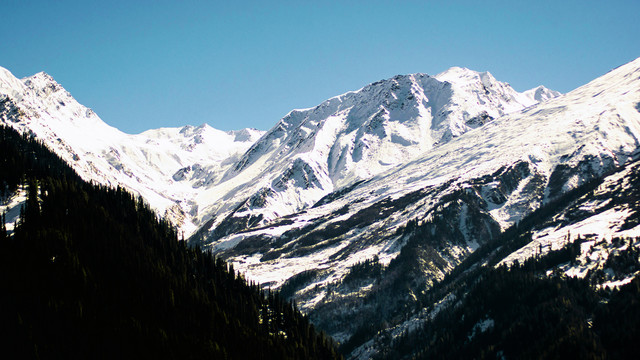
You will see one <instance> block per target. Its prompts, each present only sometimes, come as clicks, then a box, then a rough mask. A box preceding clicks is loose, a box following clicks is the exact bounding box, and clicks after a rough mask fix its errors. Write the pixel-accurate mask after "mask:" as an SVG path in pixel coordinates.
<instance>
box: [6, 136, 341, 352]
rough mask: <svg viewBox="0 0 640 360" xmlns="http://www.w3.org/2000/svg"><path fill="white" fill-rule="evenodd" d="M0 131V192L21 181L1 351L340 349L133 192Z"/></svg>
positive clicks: (25, 139) (8, 264) (289, 306)
mask: <svg viewBox="0 0 640 360" xmlns="http://www.w3.org/2000/svg"><path fill="white" fill-rule="evenodd" d="M0 140H1V141H0V170H1V172H0V188H1V189H2V193H1V194H0V196H2V197H6V196H7V195H8V194H10V193H12V192H13V191H15V190H16V189H17V187H18V186H26V187H27V189H28V199H27V201H26V203H25V205H24V210H23V211H22V216H21V218H20V220H19V221H18V224H17V225H16V227H15V230H14V232H13V234H12V235H11V236H9V235H7V234H6V232H5V231H1V232H0V284H2V291H1V292H0V328H2V333H3V336H1V337H0V343H1V347H2V354H3V357H5V356H6V358H42V359H50V358H67V359H73V358H81V359H87V358H91V359H96V358H97V359H100V358H105V359H107V358H108V359H113V358H134V357H135V358H171V359H190V358H193V359H202V358H215V359H225V358H229V359H274V358H277V359H309V358H317V359H330V358H339V355H338V354H337V353H336V351H335V348H334V345H333V343H332V341H331V339H329V338H328V337H326V336H325V335H324V334H321V333H318V332H317V331H316V330H315V329H314V327H313V325H311V324H310V323H309V321H308V319H307V317H305V316H302V315H301V314H300V313H299V312H298V311H297V309H296V307H295V304H293V303H291V302H285V301H284V300H283V299H282V298H281V297H280V296H279V295H278V294H277V293H273V292H269V291H265V290H263V289H260V287H259V286H257V285H255V284H247V282H246V281H245V280H244V279H243V278H242V277H241V276H240V275H239V274H237V273H236V272H234V270H233V268H232V267H230V266H228V265H227V264H226V263H225V262H223V261H222V260H221V259H216V258H215V257H214V256H212V255H211V254H208V253H205V252H203V251H201V250H200V249H197V248H196V249H189V248H188V247H187V246H186V244H185V242H184V241H179V240H178V238H177V234H176V230H175V229H174V228H173V227H172V226H171V225H170V224H169V223H168V222H166V221H164V220H162V219H160V218H158V217H157V216H156V215H155V214H154V213H153V212H152V211H151V210H150V209H149V207H148V206H147V205H146V204H145V203H144V202H143V201H142V199H140V198H136V197H134V196H132V195H131V194H129V193H128V192H126V191H124V190H123V189H121V188H117V189H112V188H107V187H103V186H98V185H94V184H88V183H86V182H83V181H81V180H80V178H79V177H78V176H77V174H75V172H73V170H72V169H70V168H69V167H68V166H67V164H66V163H65V162H64V161H62V160H61V159H59V158H58V157H57V156H56V155H54V154H52V153H51V152H50V151H48V150H47V149H46V148H45V147H44V146H43V145H42V144H40V143H39V142H37V141H35V140H34V139H32V138H30V137H28V136H22V135H20V134H18V133H16V132H15V131H13V130H11V129H9V128H7V127H0ZM3 225H4V224H3Z"/></svg>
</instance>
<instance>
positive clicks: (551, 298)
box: [379, 241, 640, 359]
mask: <svg viewBox="0 0 640 360" xmlns="http://www.w3.org/2000/svg"><path fill="white" fill-rule="evenodd" d="M579 243H580V242H579V241H576V242H574V243H570V244H567V246H566V247H565V248H564V249H560V250H557V251H553V252H550V253H549V254H547V255H545V256H543V257H536V258H531V259H529V260H527V261H526V262H524V263H523V264H517V263H516V264H514V265H513V266H511V267H506V266H501V267H498V268H495V269H492V268H488V269H486V270H485V271H484V272H483V273H482V275H481V276H480V277H479V278H478V279H476V281H474V282H473V283H468V284H466V285H467V286H469V288H463V287H457V288H454V289H453V292H452V294H454V295H455V298H456V300H454V301H453V302H452V303H450V304H449V305H447V306H444V308H443V309H441V310H440V311H439V312H438V313H437V315H436V316H435V317H434V318H433V319H432V320H429V321H427V322H426V323H425V324H424V325H423V326H422V327H421V328H419V329H417V330H415V331H411V332H405V333H403V334H401V335H400V336H398V337H396V338H395V339H384V340H379V341H383V342H384V341H388V342H390V343H392V346H391V347H389V348H387V349H384V350H383V352H382V353H381V354H379V358H385V359H400V358H413V359H472V358H473V359H496V358H507V359H542V358H545V359H546V358H558V359H560V358H572V359H632V358H635V357H636V356H637V354H638V352H639V351H640V343H639V342H638V341H637V339H640V326H638V325H640V277H636V278H634V279H633V281H631V283H629V284H627V285H625V286H623V287H621V289H620V290H611V289H609V288H605V289H604V290H596V288H594V287H593V286H592V285H591V284H590V280H589V279H588V278H585V279H578V278H567V277H565V276H563V275H561V274H553V275H552V276H547V275H546V273H545V272H546V271H547V269H549V268H550V267H554V266H557V265H559V264H561V263H564V262H570V261H572V260H574V259H575V257H576V256H577V255H578V254H579V250H578V249H579ZM576 244H577V246H576ZM626 252H629V254H637V250H636V249H635V247H633V246H629V247H628V249H627V250H626ZM638 260H639V259H638V258H637V257H635V265H638Z"/></svg>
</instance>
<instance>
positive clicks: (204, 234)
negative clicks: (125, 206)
mask: <svg viewBox="0 0 640 360" xmlns="http://www.w3.org/2000/svg"><path fill="white" fill-rule="evenodd" d="M0 119H2V121H3V122H4V123H5V124H8V125H9V126H11V127H13V128H15V129H16V130H18V131H20V132H23V133H30V134H33V135H35V137H36V138H38V139H40V140H41V141H43V142H44V144H46V146H47V147H49V148H50V149H52V150H53V151H55V152H56V153H57V154H58V155H59V156H60V157H61V158H63V159H64V160H65V161H66V162H68V163H69V164H70V165H71V166H72V167H73V168H74V169H75V170H76V171H77V172H78V173H79V174H80V176H81V177H83V178H84V179H85V180H89V181H93V182H97V183H100V184H104V185H109V186H120V187H123V188H125V189H127V190H129V191H132V192H133V193H135V194H139V195H140V196H142V198H143V199H144V200H145V201H146V202H147V203H148V204H150V206H151V207H152V208H153V209H154V210H156V211H157V212H158V214H161V215H163V216H164V217H165V218H166V219H167V220H169V221H171V222H172V223H173V224H174V225H175V226H176V227H177V228H178V229H179V230H180V231H181V233H182V234H183V236H184V237H185V238H186V239H187V241H188V242H189V244H190V245H192V246H199V247H201V248H203V249H206V250H208V251H211V252H213V253H215V254H217V256H221V257H223V258H225V259H227V260H228V261H230V262H232V263H233V264H234V266H235V268H236V269H237V270H239V271H240V272H242V273H244V274H245V276H246V277H247V278H249V279H251V280H254V281H257V282H259V283H261V284H262V285H263V286H267V287H270V288H272V289H276V290H279V291H280V293H281V294H282V295H283V296H285V297H287V298H291V299H294V300H295V301H296V302H297V304H298V306H299V307H300V309H301V310H302V311H304V312H305V313H307V314H308V315H309V316H310V318H311V320H312V321H313V322H314V324H316V325H317V326H318V327H320V328H321V329H323V330H325V331H327V332H328V333H329V334H330V335H332V336H333V337H334V338H335V339H336V340H337V341H338V342H340V343H342V344H349V348H348V349H347V350H345V353H346V354H348V355H351V356H352V357H354V358H358V357H359V358H367V357H369V356H372V354H375V353H381V352H382V348H381V346H382V347H384V346H385V345H384V344H385V341H386V340H383V339H382V340H381V337H380V336H381V335H380V334H394V331H395V332H396V333H397V332H399V331H404V330H407V329H410V328H415V326H414V325H412V324H415V323H416V322H425V321H427V319H428V318H429V317H430V316H431V315H429V313H428V312H424V311H423V309H424V308H421V306H424V302H425V300H424V299H425V296H427V295H428V294H430V291H431V290H432V289H433V288H434V286H436V285H438V284H439V283H442V282H443V281H445V279H449V278H447V277H448V276H449V277H450V276H451V274H452V273H455V272H456V271H457V270H456V269H459V268H460V267H461V266H463V264H466V262H469V261H471V260H469V259H472V258H473V257H472V255H473V254H481V253H485V251H488V250H486V249H488V248H492V249H493V250H492V251H494V252H497V253H500V254H502V257H501V258H500V259H496V265H498V264H513V263H514V262H520V263H521V262H524V261H526V260H527V259H529V258H532V257H535V256H540V255H542V254H544V253H549V252H551V251H552V250H554V246H555V247H556V249H557V248H560V247H562V246H563V244H566V243H567V242H570V241H571V240H572V239H573V237H576V236H578V237H579V236H580V235H585V234H589V235H593V237H594V239H593V241H594V244H596V243H598V241H603V239H609V240H611V239H613V238H617V237H633V236H639V235H640V228H638V227H637V221H636V220H634V219H635V218H636V217H637V216H636V215H635V214H636V207H637V206H636V205H637V202H638V201H637V200H638V197H637V195H636V194H635V192H634V191H633V189H634V187H635V183H634V181H635V180H633V181H632V180H630V179H634V175H633V174H635V169H636V165H635V161H636V160H637V159H638V156H639V154H640V152H639V151H640V150H639V149H640V142H639V139H640V59H638V60H635V61H633V62H631V63H628V64H625V65H623V66H620V67H618V68H616V69H614V70H612V71H610V72H609V73H607V74H605V75H603V76H602V77H599V78H597V79H595V80H593V81H592V82H590V83H588V84H586V85H584V86H582V87H579V88H577V89H576V90H573V91H571V92H569V93H567V94H560V93H558V92H555V91H552V90H549V89H546V88H544V87H542V86H540V87H537V88H535V89H531V90H528V91H525V92H523V93H519V92H517V91H515V90H514V89H513V88H512V87H511V86H510V85H509V84H507V83H504V82H500V81H498V80H496V79H495V78H494V77H493V76H492V75H491V74H490V73H488V72H476V71H472V70H468V69H464V68H451V69H449V70H447V71H445V72H443V73H440V74H438V75H435V76H429V75H426V74H412V75H400V76H395V77H393V78H391V79H386V80H382V81H378V82H374V83H372V84H369V85H367V86H365V87H363V88H362V89H360V90H357V91H353V92H348V93H346V94H343V95H340V96H336V97H334V98H331V99H329V100H327V101H325V102H323V103H321V104H319V105H318V106H316V107H314V108H309V109H300V110H292V111H291V112H290V113H288V114H287V115H286V116H284V117H283V118H282V119H280V120H279V121H278V122H277V123H276V125H275V126H274V127H273V128H272V129H270V130H269V131H266V132H262V131H259V130H255V129H243V130H239V131H231V132H223V131H219V130H216V129H213V128H211V127H209V126H208V125H201V126H199V127H192V126H185V127H183V128H164V129H157V130H149V131H146V132H143V133H141V134H137V135H129V134H124V133H122V132H120V131H119V130H117V129H115V128H113V127H110V126H108V125H107V124H105V123H104V122H102V121H101V120H100V118H99V117H98V116H97V115H96V114H95V113H94V112H93V111H91V110H90V109H88V108H86V107H84V106H82V105H80V104H78V103H77V102H76V101H75V100H74V99H73V97H71V95H70V94H69V93H68V92H66V91H65V90H64V89H63V88H62V87H61V86H60V85H59V84H58V83H56V82H55V81H54V80H53V79H52V78H51V77H50V76H48V75H47V74H44V73H39V74H36V75H34V76H32V77H28V78H25V79H22V80H19V79H16V78H15V77H14V76H13V75H11V74H10V73H9V72H8V71H7V70H4V69H0ZM585 189H587V190H588V191H587V190H585ZM620 194H627V195H625V196H623V197H622V199H619V198H618V197H620ZM569 195H571V196H573V197H568V196H569ZM14 207H15V206H14ZM549 209H553V210H549ZM547 212H552V213H553V216H551V217H549V216H542V215H540V214H546V213H547ZM536 214H537V215H536ZM532 216H538V218H539V221H537V222H536V223H535V224H533V225H531V226H529V228H528V229H527V231H529V232H530V234H531V238H530V239H529V241H528V242H526V243H522V244H519V243H518V246H515V245H514V246H513V247H511V248H509V249H510V250H509V251H506V250H500V249H501V247H502V249H506V248H507V246H506V245H505V244H508V243H509V241H507V240H505V235H504V234H507V233H512V232H514V231H515V230H513V229H514V228H517V227H518V226H523V225H522V223H523V222H525V223H526V222H527V221H528V222H531V221H532V220H531V219H532ZM554 216H555V217H554ZM510 231H511V232H510ZM572 236H573V237H572ZM497 241H498V243H496V242H497ZM509 244H510V243H509ZM604 248H606V247H604V246H603V249H604ZM630 248H633V245H630ZM608 249H609V250H611V248H608ZM609 250H602V251H601V257H600V261H595V260H594V261H592V262H591V263H589V264H588V265H587V264H582V263H580V265H573V266H568V267H566V268H564V269H563V271H564V273H565V274H567V275H568V276H577V277H584V276H586V275H585V274H586V273H587V272H588V270H591V271H595V270H598V269H600V270H601V269H602V268H605V267H606V265H605V262H606V258H607V256H608V255H606V254H609V252H610V251H609ZM476 256H478V255H476ZM580 256H582V254H580ZM578 257H579V256H578ZM487 259H488V257H487V258H484V260H482V261H478V262H476V263H475V266H479V267H482V266H486V264H487V263H489V261H488V260H487ZM623 275H625V274H623ZM623 275H618V278H615V277H613V278H612V277H611V276H610V277H604V278H603V279H602V281H601V284H600V285H603V284H605V283H607V282H609V283H611V282H612V281H618V282H619V284H623V283H628V282H630V280H631V278H633V275H634V274H633V273H627V274H626V276H623ZM447 281H451V280H450V279H449V280H447ZM446 296H447V294H444V295H443V298H441V299H435V301H442V300H443V299H444V297H446ZM432 305H433V304H431V305H430V306H432ZM372 323H373V324H374V325H373V327H372ZM403 329H404V330H403ZM363 334H364V335H363ZM367 334H368V335H367ZM376 334H377V335H376ZM376 336H377V338H376ZM391 338H393V336H391ZM376 339H377V340H376ZM374 343H375V344H378V345H374ZM379 344H383V345H379ZM386 344H387V345H388V342H387V343H386Z"/></svg>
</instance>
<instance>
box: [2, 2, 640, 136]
mask: <svg viewBox="0 0 640 360" xmlns="http://www.w3.org/2000/svg"><path fill="white" fill-rule="evenodd" d="M1 11H2V20H1V21H0V34H2V38H1V39H2V40H0V66H2V67H5V68H7V69H9V70H10V71H11V72H12V73H13V74H14V75H16V76H17V77H24V76H29V75H32V74H34V73H36V72H39V71H45V72H47V73H49V74H51V75H52V76H53V77H54V78H55V79H56V80H57V81H58V82H59V83H60V84H62V85H63V86H64V87H65V88H66V89H67V90H68V91H69V92H71V94H72V95H73V96H74V97H75V98H76V99H77V100H78V101H79V102H80V103H82V104H84V105H86V106H88V107H91V108H93V109H94V110H95V111H96V112H97V113H98V115H100V117H101V118H102V119H103V120H104V121H106V122H107V123H109V124H110V125H113V126H115V127H117V128H119V129H121V130H123V131H125V132H128V133H136V132H140V131H143V130H146V129H150V128H157V127H163V126H182V125H186V124H192V125H199V124H202V123H205V122H206V123H208V124H210V125H211V126H213V127H216V128H219V129H222V130H231V129H239V128H244V127H254V128H258V129H264V130H266V129H269V128H271V127H272V126H273V125H274V124H275V123H276V122H277V121H278V120H279V119H280V118H281V117H282V116H284V115H285V114H286V113H287V112H288V111H289V110H291V109H293V108H306V107H312V106H315V105H317V104H319V103H320V102H322V101H323V100H325V99H327V98H329V97H332V96H335V95H338V94H341V93H344V92H346V91H350V90H356V89H359V88H361V87H362V86H364V85H366V84H368V83H371V82H374V81H377V80H380V79H383V78H388V77H391V76H393V75H396V74H407V73H415V72H423V73H428V74H432V75H435V74H437V73H439V72H441V71H444V70H446V69H448V68H449V67H451V66H463V67H467V68H470V69H473V70H478V71H490V72H491V73H492V74H494V76H495V77H496V78H497V79H498V80H501V81H506V82H509V83H510V84H511V85H512V86H513V87H514V88H515V89H516V90H519V91H523V90H526V89H529V88H532V87H534V86H537V85H540V84H543V85H545V86H547V87H549V88H552V89H555V90H559V91H562V92H567V91H570V90H572V89H574V88H576V87H578V86H580V85H582V84H584V83H586V82H588V81H590V80H591V79H593V78H595V77H597V76H599V75H601V74H603V73H605V72H607V71H608V70H610V69H612V68H614V67H616V66H619V65H621V64H623V63H626V62H628V61H631V60H633V59H635V58H636V57H640V20H639V16H640V15H639V14H640V1H638V0H628V1H618V0H608V1H602V0H598V1H591V0H586V1H585V0H583V1H564V0H562V1H557V0H556V1H545V0H538V1H488V0H487V1H444V0H442V1H384V2H383V1H335V2H334V1H290V2H289V1H224V2H223V1H119V0H111V1H88V0H85V1H51V0H48V1H35V0H31V1H30V0H3V2H2V7H1Z"/></svg>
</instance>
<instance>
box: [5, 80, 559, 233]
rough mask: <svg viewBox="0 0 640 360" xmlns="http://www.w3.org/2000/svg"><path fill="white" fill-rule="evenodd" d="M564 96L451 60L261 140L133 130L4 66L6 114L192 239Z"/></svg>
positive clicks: (313, 112) (352, 96)
mask: <svg viewBox="0 0 640 360" xmlns="http://www.w3.org/2000/svg"><path fill="white" fill-rule="evenodd" d="M558 95H559V93H557V92H554V91H551V90H548V89H546V88H544V87H538V88H535V89H532V90H529V91H526V92H524V93H518V92H516V91H515V90H513V89H512V88H511V87H510V86H509V85H508V84H505V83H501V82H499V81H497V80H495V79H494V78H493V76H492V75H491V74H489V73H486V72H485V73H478V72H475V71H471V70H468V69H463V68H451V69H449V70H448V71H446V72H444V73H442V74H439V75H437V76H435V77H430V76H428V75H425V74H414V75H407V76H396V77H394V78H392V79H387V80H382V81H378V82H376V83H373V84H370V85H368V86H366V87H364V88H362V89H360V90H358V91H354V92H350V93H347V94H344V95H341V96H337V97H335V98H332V99H329V100H327V101H325V102H324V103H322V104H320V105H318V106H317V107H315V108H312V109H306V110H294V111H291V112H290V113H289V114H288V115H287V116H285V117H284V118H283V119H282V120H280V121H279V122H278V124H277V125H276V126H275V127H274V128H273V129H271V130H270V131H269V132H267V133H266V134H264V136H263V137H262V138H261V136H262V135H263V132H261V131H258V130H255V129H244V130H239V131H231V132H222V131H219V130H216V129H213V128H211V127H209V126H208V125H201V126H199V127H191V126H186V127H184V128H180V129H177V128H176V129H157V130H149V131H146V132H144V133H142V134H137V135H129V134H125V133H122V132H121V131H119V130H117V129H115V128H113V127H111V126H109V125H107V124H105V123H104V122H103V121H102V120H101V119H100V118H99V117H98V116H97V115H96V114H95V113H94V112H93V111H91V109H88V108H86V107H84V106H82V105H80V104H78V103H77V101H75V99H73V97H72V96H71V95H70V94H69V93H68V92H67V91H65V90H64V89H63V88H62V86H60V85H59V84H58V83H56V82H55V80H53V79H52V78H51V77H50V76H49V75H47V74H45V73H39V74H36V75H34V76H31V77H28V78H25V79H22V80H19V79H17V78H15V77H14V76H13V75H12V74H11V73H10V72H9V71H7V70H6V69H2V68H0V97H1V99H2V100H1V101H2V105H1V106H2V110H3V111H2V114H1V115H0V116H2V118H3V120H4V121H5V122H7V123H9V124H11V126H13V127H15V128H17V129H19V130H20V131H27V132H31V133H33V134H35V135H36V136H37V137H38V138H40V139H42V140H43V141H44V142H45V143H46V144H47V145H48V146H49V147H50V148H52V149H53V150H54V151H56V152H57V153H58V154H59V155H60V156H61V157H62V158H64V159H65V160H66V161H68V162H69V163H70V164H72V165H73V166H74V168H75V169H76V170H77V171H78V172H79V173H80V174H81V176H83V177H84V178H85V179H87V180H93V181H97V182H99V183H103V184H107V185H112V186H117V185H120V186H123V187H125V188H127V189H130V190H131V191H133V192H134V193H137V194H140V195H142V196H143V197H144V198H145V200H146V201H147V202H149V203H150V204H151V205H152V207H153V208H154V209H156V211H158V212H159V213H160V214H164V215H165V216H167V217H168V218H169V219H170V220H171V221H173V222H174V223H175V224H176V225H177V226H179V227H180V228H181V230H182V231H183V232H184V233H185V236H189V235H191V234H192V233H193V232H194V231H195V230H196V229H197V228H198V227H200V226H201V225H202V224H206V225H207V227H208V228H209V229H213V228H218V227H220V226H219V225H220V224H222V223H225V224H229V223H234V225H233V229H235V230H234V231H238V230H242V229H244V228H247V227H250V226H255V225H262V224H266V223H267V222H268V221H272V220H274V219H277V218H279V217H281V216H286V215H289V214H292V213H294V212H296V211H299V210H302V209H304V208H307V207H309V206H311V205H313V204H314V203H315V202H317V201H318V200H320V199H321V198H322V197H323V196H325V195H327V194H329V193H331V192H333V191H335V190H337V189H340V188H343V187H346V186H349V185H351V184H353V183H355V182H357V181H360V180H363V179H368V178H370V177H371V176H373V175H376V174H379V173H382V172H384V171H387V170H389V169H391V168H393V167H395V166H398V165H401V164H404V163H406V162H407V161H410V160H412V159H415V158H417V157H419V156H421V155H422V154H424V153H425V152H428V151H430V149H432V148H435V147H438V146H440V145H442V144H444V143H446V142H448V141H450V140H451V139H453V138H455V137H457V136H459V135H461V134H463V133H464V132H466V131H468V130H470V129H473V128H476V127H478V126H481V125H482V124H484V123H486V122H488V121H491V120H492V119H494V118H496V117H499V116H501V115H504V114H506V113H509V112H512V111H516V110H520V109H522V108H524V107H527V106H531V105H533V104H535V103H537V102H538V101H540V100H546V99H549V98H553V97H556V96H558ZM258 140H259V141H258ZM247 150H248V151H247ZM225 228H227V232H229V231H232V230H231V229H230V227H229V226H226V227H225ZM216 236H217V235H216Z"/></svg>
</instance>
